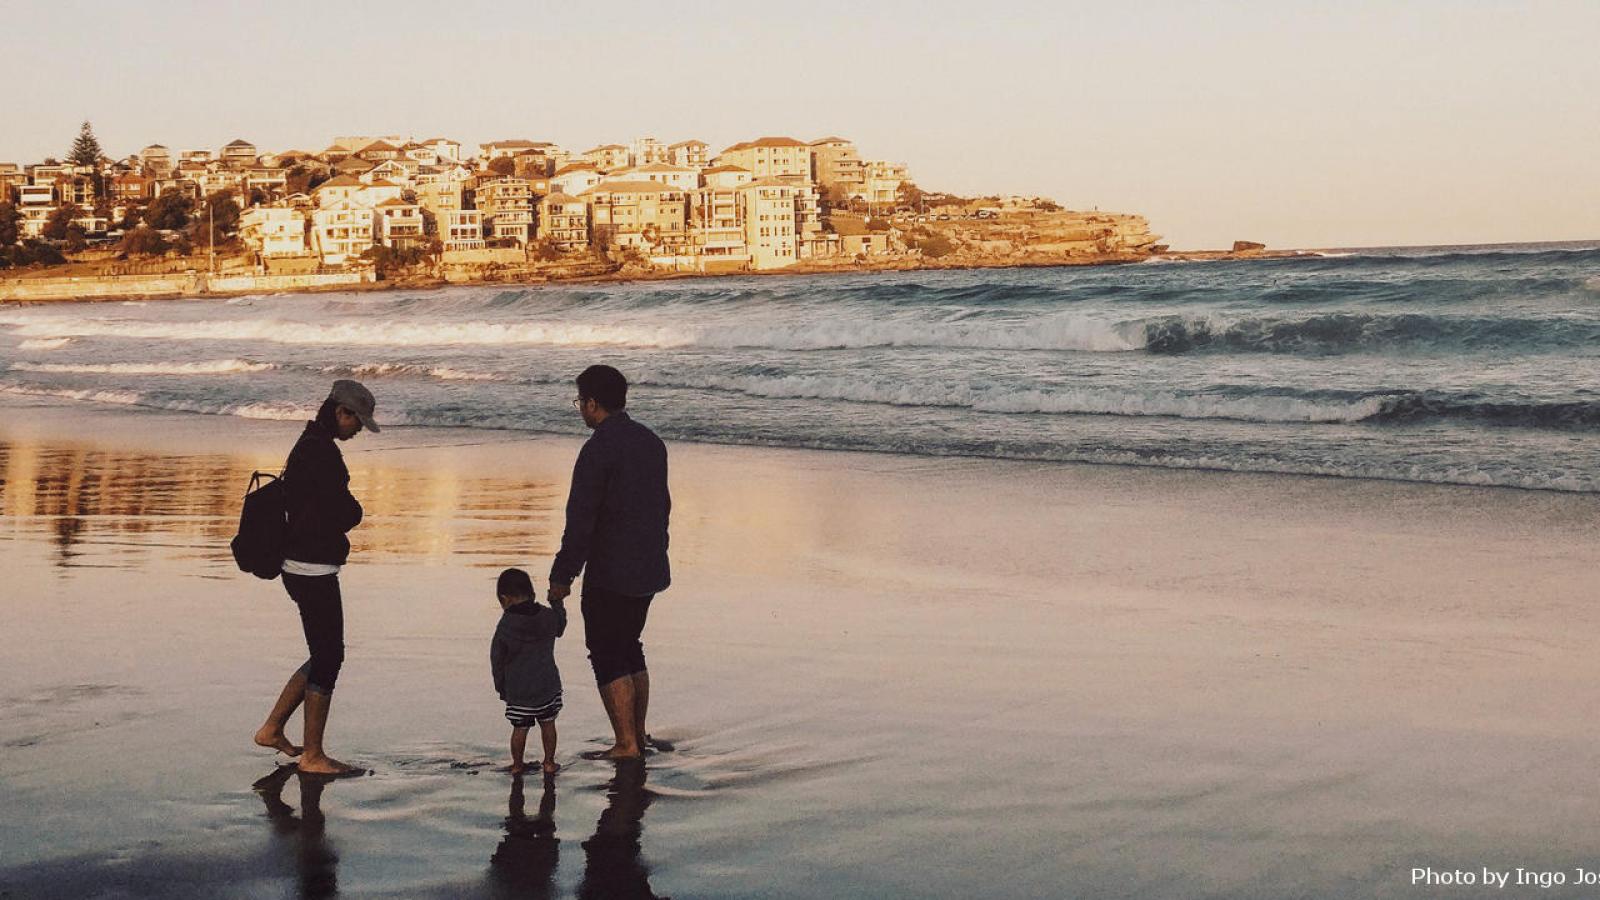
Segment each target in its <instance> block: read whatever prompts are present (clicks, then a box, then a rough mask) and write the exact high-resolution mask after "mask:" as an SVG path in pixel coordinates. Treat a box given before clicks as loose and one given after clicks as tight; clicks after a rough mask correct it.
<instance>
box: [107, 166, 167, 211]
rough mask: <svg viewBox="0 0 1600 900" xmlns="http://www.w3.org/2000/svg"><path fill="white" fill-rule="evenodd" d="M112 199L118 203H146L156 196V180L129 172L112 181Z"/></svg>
mask: <svg viewBox="0 0 1600 900" xmlns="http://www.w3.org/2000/svg"><path fill="white" fill-rule="evenodd" d="M110 188H111V199H112V200H114V201H116V202H118V203H144V202H146V201H149V200H151V199H153V198H154V197H155V195H156V183H155V179H153V178H150V177H148V176H146V175H139V174H137V173H134V172H129V173H127V174H124V175H118V176H116V177H115V178H112V179H111V183H110Z"/></svg>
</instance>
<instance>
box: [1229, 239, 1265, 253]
mask: <svg viewBox="0 0 1600 900" xmlns="http://www.w3.org/2000/svg"><path fill="white" fill-rule="evenodd" d="M1265 249H1267V245H1266V244H1263V243H1260V242H1258V241H1234V242H1233V252H1235V253H1243V252H1244V251H1246V250H1265Z"/></svg>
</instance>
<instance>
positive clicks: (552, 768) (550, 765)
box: [539, 759, 561, 775]
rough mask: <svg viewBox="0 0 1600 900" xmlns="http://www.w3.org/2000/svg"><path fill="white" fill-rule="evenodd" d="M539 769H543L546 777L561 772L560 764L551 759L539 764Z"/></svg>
mask: <svg viewBox="0 0 1600 900" xmlns="http://www.w3.org/2000/svg"><path fill="white" fill-rule="evenodd" d="M539 768H540V769H543V770H544V773H545V774H546V775H554V774H555V773H557V772H559V771H561V763H558V762H556V761H555V760H553V759H547V760H545V761H544V762H542V763H540V764H539Z"/></svg>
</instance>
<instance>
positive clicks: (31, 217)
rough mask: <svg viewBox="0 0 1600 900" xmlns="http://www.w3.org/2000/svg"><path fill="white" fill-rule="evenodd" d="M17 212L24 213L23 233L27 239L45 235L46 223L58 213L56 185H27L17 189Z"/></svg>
mask: <svg viewBox="0 0 1600 900" xmlns="http://www.w3.org/2000/svg"><path fill="white" fill-rule="evenodd" d="M17 211H18V212H20V213H22V233H23V235H25V236H26V237H33V238H36V237H40V236H42V235H43V234H44V223H45V220H46V219H49V218H50V214H51V213H53V212H55V211H56V183H55V181H54V180H52V181H48V182H45V183H43V184H38V183H35V184H25V185H23V186H21V187H19V188H18V189H17Z"/></svg>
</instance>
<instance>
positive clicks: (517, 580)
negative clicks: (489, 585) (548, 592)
mask: <svg viewBox="0 0 1600 900" xmlns="http://www.w3.org/2000/svg"><path fill="white" fill-rule="evenodd" d="M494 592H495V594H497V595H499V596H501V597H532V596H533V579H531V578H529V577H528V573H527V572H524V571H522V570H521V569H507V570H505V571H504V572H501V573H500V580H499V581H498V582H497V583H496V584H495V588H494Z"/></svg>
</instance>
